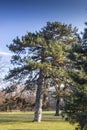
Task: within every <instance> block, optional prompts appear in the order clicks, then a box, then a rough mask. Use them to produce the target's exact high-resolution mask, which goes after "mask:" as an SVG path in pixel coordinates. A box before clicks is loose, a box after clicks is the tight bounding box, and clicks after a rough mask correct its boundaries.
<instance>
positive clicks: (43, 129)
mask: <svg viewBox="0 0 87 130" xmlns="http://www.w3.org/2000/svg"><path fill="white" fill-rule="evenodd" d="M8 130H46V129H8Z"/></svg>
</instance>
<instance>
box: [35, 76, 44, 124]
mask: <svg viewBox="0 0 87 130" xmlns="http://www.w3.org/2000/svg"><path fill="white" fill-rule="evenodd" d="M42 86H43V76H42V74H40V76H39V79H38V83H37V92H36V102H35V114H34V122H40V121H41V119H42Z"/></svg>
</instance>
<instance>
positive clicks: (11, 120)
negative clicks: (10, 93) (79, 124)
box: [0, 112, 75, 130]
mask: <svg viewBox="0 0 87 130" xmlns="http://www.w3.org/2000/svg"><path fill="white" fill-rule="evenodd" d="M33 116H34V115H33V112H7V113H6V112H3V113H2V112H1V113H0V130H68V129H69V130H74V128H75V127H74V126H72V125H70V124H69V123H68V122H65V121H63V120H62V119H61V117H55V116H54V112H43V120H42V122H41V123H34V122H32V121H33Z"/></svg>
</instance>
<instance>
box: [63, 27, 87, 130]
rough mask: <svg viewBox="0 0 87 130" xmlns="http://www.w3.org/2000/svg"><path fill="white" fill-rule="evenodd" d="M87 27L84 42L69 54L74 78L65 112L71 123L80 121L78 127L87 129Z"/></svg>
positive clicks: (81, 129)
mask: <svg viewBox="0 0 87 130" xmlns="http://www.w3.org/2000/svg"><path fill="white" fill-rule="evenodd" d="M86 36H87V29H85V32H84V35H83V39H82V41H83V43H82V44H79V43H77V44H76V45H74V46H73V48H72V50H71V53H70V55H69V58H70V62H71V70H69V75H70V77H71V79H72V85H71V89H70V92H69V93H70V95H69V96H68V97H67V98H66V99H65V108H64V109H65V112H66V113H67V115H68V118H69V121H70V122H71V123H78V129H80V130H86V129H87V50H86V46H84V45H85V44H86V41H87V37H86Z"/></svg>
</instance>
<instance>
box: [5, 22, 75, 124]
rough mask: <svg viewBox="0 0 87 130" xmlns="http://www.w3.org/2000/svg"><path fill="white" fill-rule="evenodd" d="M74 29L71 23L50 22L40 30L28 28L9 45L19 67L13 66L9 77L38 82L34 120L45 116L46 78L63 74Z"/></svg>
mask: <svg viewBox="0 0 87 130" xmlns="http://www.w3.org/2000/svg"><path fill="white" fill-rule="evenodd" d="M75 31H76V29H72V26H71V25H66V24H61V23H59V22H52V23H51V22H48V23H47V25H46V26H45V27H44V28H43V29H42V30H41V31H39V32H36V33H31V32H29V33H27V34H26V35H25V36H23V37H22V38H21V39H19V38H18V37H17V38H16V39H14V40H13V43H12V44H10V45H9V46H8V48H9V50H10V51H12V52H14V53H15V55H13V57H12V59H11V63H12V64H14V65H15V64H16V66H17V67H15V68H14V69H13V70H10V72H9V75H8V76H7V79H11V80H12V79H13V80H18V79H20V80H19V83H24V84H27V85H31V84H32V83H33V82H36V83H37V92H36V103H35V115H34V121H37V122H40V121H41V118H42V100H43V89H44V83H45V80H46V79H52V78H53V76H55V78H56V77H58V75H59V76H60V77H63V76H64V75H63V73H62V71H63V69H64V68H63V67H62V66H64V64H65V61H66V60H65V59H66V58H65V57H66V55H65V54H66V53H68V49H69V47H70V44H72V43H75V42H76V36H75ZM64 70H65V69H64ZM26 80H27V81H28V82H26ZM49 83H50V80H49V82H48V84H49Z"/></svg>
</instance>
